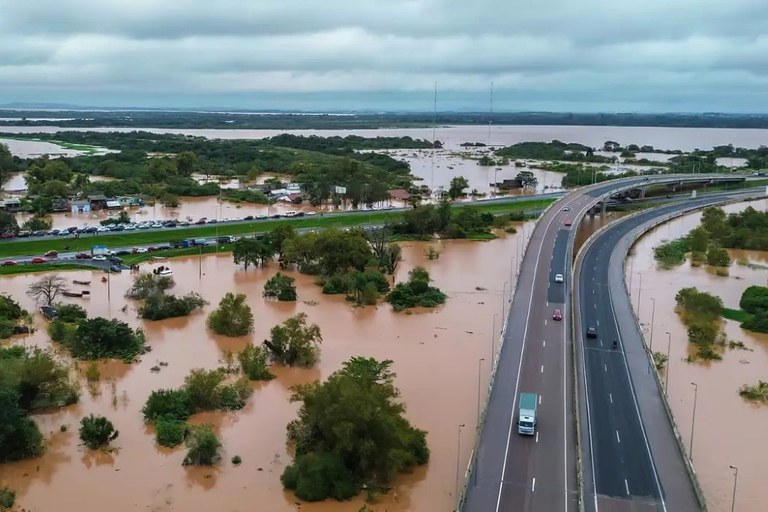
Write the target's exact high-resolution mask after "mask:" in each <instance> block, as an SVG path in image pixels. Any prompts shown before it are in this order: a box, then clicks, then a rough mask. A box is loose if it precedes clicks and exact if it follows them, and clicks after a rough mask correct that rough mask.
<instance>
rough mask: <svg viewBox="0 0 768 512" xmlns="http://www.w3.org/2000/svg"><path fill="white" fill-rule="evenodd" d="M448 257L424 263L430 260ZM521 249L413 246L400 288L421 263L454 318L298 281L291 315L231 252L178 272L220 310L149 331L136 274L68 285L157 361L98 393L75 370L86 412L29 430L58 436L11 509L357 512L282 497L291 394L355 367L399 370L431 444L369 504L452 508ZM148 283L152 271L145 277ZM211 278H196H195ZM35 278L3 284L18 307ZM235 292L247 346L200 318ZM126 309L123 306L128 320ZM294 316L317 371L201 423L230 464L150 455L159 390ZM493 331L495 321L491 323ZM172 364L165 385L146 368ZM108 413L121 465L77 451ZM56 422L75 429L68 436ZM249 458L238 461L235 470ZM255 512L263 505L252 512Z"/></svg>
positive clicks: (174, 263)
mask: <svg viewBox="0 0 768 512" xmlns="http://www.w3.org/2000/svg"><path fill="white" fill-rule="evenodd" d="M429 245H432V246H433V247H435V248H436V249H437V250H439V251H441V255H440V257H439V259H438V260H435V261H429V260H427V258H426V256H425V255H424V251H425V249H426V248H427V247H428V246H429ZM518 246H519V243H518V240H517V239H516V237H515V236H514V235H507V236H504V237H503V238H500V239H498V240H495V241H492V242H472V241H446V242H433V243H431V244H429V243H408V244H407V245H406V247H405V248H404V257H405V260H404V261H403V262H402V263H401V264H400V266H399V268H398V272H397V279H398V280H401V279H404V278H405V277H406V275H407V272H408V271H409V270H410V269H411V268H412V267H413V266H415V265H424V266H425V267H427V268H428V269H429V271H430V273H431V274H432V277H433V279H434V281H435V285H436V286H438V287H440V288H441V289H443V290H444V291H445V292H446V293H447V294H448V296H449V299H448V302H447V303H446V304H445V306H443V307H441V308H439V309H437V310H434V311H418V312H414V313H413V314H403V313H395V312H393V311H392V309H391V307H390V306H389V305H387V304H381V305H379V306H378V307H365V308H354V307H352V305H351V304H350V303H348V302H346V301H344V299H343V297H339V296H326V295H322V293H321V291H320V288H319V287H317V286H315V285H314V284H313V278H312V277H309V276H302V275H300V274H295V275H294V277H296V279H297V285H298V295H299V301H298V302H297V303H283V304H280V303H274V302H267V301H265V300H264V299H262V297H261V292H262V288H263V285H264V282H265V281H266V279H267V278H269V277H271V276H272V275H273V274H274V273H275V271H276V267H275V266H272V267H268V268H267V269H263V270H262V269H257V270H253V269H250V270H248V271H247V272H246V271H243V270H241V269H239V268H237V267H235V265H234V264H233V263H232V257H231V255H229V254H227V255H224V254H222V255H212V256H205V257H203V258H202V259H198V258H184V259H174V260H171V261H170V266H171V267H172V269H173V271H174V278H175V280H176V283H177V286H176V288H175V289H174V293H179V294H181V293H187V292H190V291H197V292H199V293H201V294H202V295H203V296H204V297H205V298H206V299H207V300H208V301H209V302H210V303H211V304H210V305H208V306H207V307H206V308H205V310H204V312H202V313H196V314H193V315H192V316H190V317H187V318H180V319H169V320H164V321H159V322H148V321H143V320H140V319H137V317H136V311H135V303H132V302H127V301H126V300H125V299H123V293H124V292H125V290H126V289H127V287H128V286H129V285H130V283H131V277H130V275H129V274H128V273H123V274H120V275H115V276H113V277H112V278H111V281H110V283H109V295H108V286H107V284H105V283H101V282H100V281H99V279H100V277H101V274H98V273H91V272H87V271H75V272H68V273H66V277H67V278H68V279H90V280H92V281H93V282H92V284H91V286H90V288H91V294H92V296H91V298H90V299H87V300H81V299H71V300H75V301H78V303H79V304H82V305H83V306H84V307H86V308H87V309H88V312H89V314H90V315H92V316H96V315H102V316H109V317H113V318H118V319H120V320H124V321H126V322H128V323H130V324H131V325H132V326H137V327H141V328H143V329H144V330H145V332H146V335H147V339H148V342H149V344H150V345H151V346H152V351H151V352H150V353H149V354H147V355H145V356H144V357H143V358H142V361H141V362H140V363H138V364H134V365H125V364H123V363H119V362H109V363H104V362H103V363H100V368H101V374H102V380H101V382H100V383H98V384H96V385H95V387H91V386H89V385H88V384H87V383H86V382H85V379H84V376H83V373H84V370H85V365H84V364H80V365H79V373H80V380H81V382H82V396H81V400H80V403H79V404H76V405H73V406H70V407H67V408H65V409H63V410H61V411H58V412H53V413H43V414H36V415H35V419H36V420H37V421H38V423H39V424H40V426H41V430H42V431H43V433H44V434H45V435H46V437H48V439H49V446H48V450H47V453H46V454H45V455H44V456H42V457H41V458H38V459H33V460H28V461H21V462H17V463H11V464H4V465H0V485H7V486H9V487H11V488H13V489H15V490H16V491H17V496H18V499H17V504H18V505H19V506H21V507H24V508H26V509H27V510H39V511H47V510H57V509H60V507H61V504H62V503H66V504H67V506H68V508H71V509H77V510H111V511H114V512H124V511H126V512H127V511H135V510H152V511H187V510H191V511H195V510H200V511H202V510H221V511H246V510H255V509H258V510H260V511H262V510H263V511H269V512H271V511H275V512H280V511H291V510H303V511H312V512H331V511H334V512H335V511H340V512H357V511H358V510H359V509H360V507H361V506H362V504H363V500H362V499H358V500H353V501H351V502H344V503H338V502H327V503H320V504H301V505H299V504H298V500H297V499H296V498H295V497H294V496H293V495H292V494H288V493H285V492H283V490H282V486H281V484H280V480H279V477H280V474H281V473H282V471H283V469H284V468H285V466H286V464H288V463H289V462H290V460H291V459H290V456H289V452H288V450H287V448H286V446H285V439H286V436H285V426H286V424H287V423H288V421H290V420H291V419H293V418H294V417H295V414H296V411H297V405H296V404H290V403H289V402H288V398H289V396H290V393H291V391H290V387H291V386H293V385H295V384H299V383H303V382H310V381H313V380H315V379H322V378H325V377H327V376H328V375H329V374H330V373H331V372H333V371H335V370H336V369H338V368H339V367H340V365H341V363H342V362H343V361H345V360H347V359H348V358H350V357H351V356H354V355H365V356H372V357H376V358H379V359H393V360H394V361H395V363H394V366H393V369H394V371H395V372H396V373H397V377H396V380H395V382H396V385H397V386H398V387H399V389H400V390H401V392H402V398H403V400H404V402H405V404H406V405H407V413H406V414H407V416H408V418H409V419H410V420H411V422H412V423H413V424H414V425H415V426H417V427H419V428H422V429H425V430H427V431H428V436H427V441H428V444H429V446H430V448H431V450H432V457H431V461H430V463H429V464H428V465H427V466H425V467H422V468H419V469H418V470H417V471H415V472H414V473H412V474H408V475H404V476H402V477H401V478H399V479H398V480H397V481H396V484H395V488H394V489H393V491H392V492H390V493H389V494H387V495H386V496H384V497H383V498H382V500H381V501H380V502H379V503H378V504H374V505H373V509H374V510H377V511H381V512H383V511H389V512H393V511H413V510H420V511H421V510H423V511H433V510H434V511H440V510H443V511H446V510H451V508H452V506H453V502H454V485H455V478H456V474H455V471H456V469H455V468H456V463H457V452H456V426H457V425H459V424H462V423H463V424H466V429H465V430H464V433H463V434H462V435H463V439H462V444H461V446H462V450H461V453H460V454H459V460H458V462H459V464H460V465H461V466H462V467H465V466H466V463H467V460H468V458H469V453H470V450H471V446H472V445H473V440H474V439H473V438H474V434H475V432H474V431H475V421H476V419H475V417H476V407H477V396H478V364H479V360H480V359H481V358H485V364H482V366H481V368H480V370H481V386H482V387H483V388H484V389H485V388H486V387H487V382H488V381H487V379H488V373H489V370H490V365H489V364H488V361H490V353H491V342H492V339H491V331H492V323H493V316H494V315H495V314H498V315H500V314H501V312H502V304H503V297H502V295H503V292H504V290H506V292H507V294H508V293H509V290H510V285H507V286H504V282H505V281H509V280H510V276H511V275H514V272H513V271H512V269H511V263H512V255H515V254H516V252H517V250H518ZM142 267H143V269H144V270H149V268H150V267H151V265H150V264H144V265H142ZM199 273H201V274H202V276H200V275H199ZM37 278H38V276H34V275H22V276H14V277H7V278H3V279H2V280H1V281H0V283H2V290H3V291H4V292H7V293H10V294H11V295H12V296H13V297H14V298H15V299H17V300H19V301H20V302H22V304H23V306H24V307H26V308H28V309H34V307H33V304H32V303H31V301H30V299H29V298H28V297H27V296H26V295H25V293H24V292H25V290H26V288H27V286H29V284H30V283H31V282H33V281H34V280H36V279H37ZM228 291H233V292H242V293H246V294H247V295H248V297H249V303H250V305H251V307H252V308H253V311H254V316H255V332H254V333H253V334H252V335H251V336H247V337H243V338H226V337H221V336H216V335H213V334H212V333H210V332H209V331H207V330H206V327H205V317H206V315H207V313H208V312H209V311H211V310H212V309H213V308H214V307H215V305H216V304H217V303H218V301H219V299H220V298H221V297H222V296H223V295H224V294H225V293H226V292H228ZM126 304H127V307H125V306H126ZM298 312H305V313H307V315H308V317H309V321H310V322H314V323H317V324H319V325H320V328H321V330H322V334H323V338H324V341H323V344H322V355H321V360H320V364H319V366H318V367H317V368H315V369H310V370H291V369H285V368H277V369H275V370H274V373H275V374H276V376H277V378H276V379H274V380H272V381H269V382H266V383H259V384H254V386H253V387H254V391H255V392H254V395H253V396H252V397H251V398H250V399H249V401H248V405H247V406H246V407H245V408H244V409H243V410H241V411H236V412H229V413H209V414H205V415H197V416H195V417H193V421H194V422H195V423H200V422H209V423H213V424H214V426H215V429H216V431H217V434H218V435H219V438H220V440H221V442H222V444H223V455H224V458H223V462H222V463H220V464H219V465H217V466H215V467H212V468H189V467H183V466H182V465H181V461H182V459H183V457H184V453H185V450H184V449H183V448H179V449H174V450H167V449H160V448H158V447H156V446H155V444H154V435H153V432H152V431H151V429H150V428H148V427H147V426H145V425H144V423H143V421H142V416H141V412H140V410H141V408H142V406H143V404H144V401H145V400H146V398H147V396H148V395H149V393H150V392H151V391H152V390H155V389H158V388H168V387H177V386H179V385H181V384H182V382H183V379H184V377H185V376H186V375H187V373H188V372H189V371H190V370H191V369H193V368H198V367H202V368H215V367H217V366H219V364H220V363H219V360H220V359H221V357H222V354H223V353H224V351H226V350H233V351H237V350H240V349H242V348H243V347H244V346H245V345H246V344H247V343H248V342H249V341H254V342H256V343H259V342H260V341H261V340H263V339H265V338H267V337H268V335H269V329H270V328H271V327H272V326H273V325H275V324H277V323H279V322H282V321H283V320H285V319H286V318H288V317H289V316H291V315H294V314H296V313H298ZM36 317H37V318H36V323H37V326H38V327H39V328H40V330H38V331H37V332H36V333H35V334H33V335H31V336H28V337H22V338H19V339H17V340H16V342H17V343H23V344H26V345H38V346H47V345H48V341H47V336H46V335H45V333H44V325H45V322H44V321H43V320H42V318H40V315H39V314H37V315H36ZM496 325H497V328H498V325H499V324H498V323H497V324H496ZM160 361H167V362H168V363H169V364H168V366H167V367H163V368H162V371H160V372H159V373H152V372H151V371H150V368H151V367H152V366H155V365H156V364H158V362H160ZM90 413H95V414H101V415H105V416H107V417H108V418H109V419H110V420H111V421H112V422H113V423H114V424H115V427H116V428H117V429H118V430H119V431H120V436H119V437H118V439H117V440H116V441H114V443H113V445H114V446H115V448H116V450H115V451H114V452H112V453H102V452H92V451H89V450H87V449H85V448H84V447H83V446H80V445H79V440H78V438H77V426H78V423H79V420H80V418H81V417H83V416H84V415H87V414H90ZM61 425H68V427H69V429H68V431H67V432H61V431H60V427H61ZM236 454H237V455H240V456H241V457H242V459H243V463H242V464H241V465H240V466H233V465H232V464H231V463H230V462H229V460H230V458H231V457H232V456H233V455H236ZM254 504H258V505H254Z"/></svg>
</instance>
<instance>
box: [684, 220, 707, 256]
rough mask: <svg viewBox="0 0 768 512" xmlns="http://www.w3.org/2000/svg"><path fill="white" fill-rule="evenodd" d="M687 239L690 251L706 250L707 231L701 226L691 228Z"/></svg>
mask: <svg viewBox="0 0 768 512" xmlns="http://www.w3.org/2000/svg"><path fill="white" fill-rule="evenodd" d="M687 239H688V243H689V245H690V247H689V248H690V250H691V251H694V252H706V251H707V248H708V247H709V233H708V232H707V230H706V229H704V228H703V227H702V226H699V227H697V228H695V229H693V230H691V232H690V233H688V237H687Z"/></svg>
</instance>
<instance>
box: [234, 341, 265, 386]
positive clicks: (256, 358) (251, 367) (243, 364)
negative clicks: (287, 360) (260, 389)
mask: <svg viewBox="0 0 768 512" xmlns="http://www.w3.org/2000/svg"><path fill="white" fill-rule="evenodd" d="M237 360H238V361H240V370H241V371H242V372H243V375H245V376H246V377H248V378H249V379H250V380H270V379H272V378H274V376H273V375H272V374H271V373H269V368H268V367H267V351H266V350H264V349H263V348H262V347H258V346H256V345H254V344H252V343H249V344H248V346H247V347H245V348H244V349H243V351H242V352H240V353H238V354H237Z"/></svg>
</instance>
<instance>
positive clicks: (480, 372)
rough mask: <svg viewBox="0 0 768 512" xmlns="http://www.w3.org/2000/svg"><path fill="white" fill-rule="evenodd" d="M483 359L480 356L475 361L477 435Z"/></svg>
mask: <svg viewBox="0 0 768 512" xmlns="http://www.w3.org/2000/svg"><path fill="white" fill-rule="evenodd" d="M483 361H485V358H482V357H481V358H480V359H478V361H477V435H478V437H479V436H480V388H481V385H480V376H481V374H482V369H483Z"/></svg>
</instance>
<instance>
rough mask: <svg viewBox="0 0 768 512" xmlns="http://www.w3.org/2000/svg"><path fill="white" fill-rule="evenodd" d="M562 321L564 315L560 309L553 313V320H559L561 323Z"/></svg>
mask: <svg viewBox="0 0 768 512" xmlns="http://www.w3.org/2000/svg"><path fill="white" fill-rule="evenodd" d="M562 319H563V313H562V312H561V311H560V310H559V309H556V310H555V311H554V312H553V313H552V320H557V321H558V322H559V321H560V320H562Z"/></svg>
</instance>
